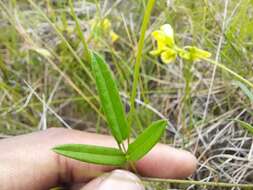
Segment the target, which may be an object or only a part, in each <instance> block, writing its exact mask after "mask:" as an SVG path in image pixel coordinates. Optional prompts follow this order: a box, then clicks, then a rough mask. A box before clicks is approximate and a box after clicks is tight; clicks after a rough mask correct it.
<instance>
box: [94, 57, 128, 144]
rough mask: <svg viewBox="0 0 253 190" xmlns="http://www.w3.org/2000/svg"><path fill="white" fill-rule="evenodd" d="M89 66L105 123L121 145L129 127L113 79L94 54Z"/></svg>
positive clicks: (102, 61) (104, 65)
mask: <svg viewBox="0 0 253 190" xmlns="http://www.w3.org/2000/svg"><path fill="white" fill-rule="evenodd" d="M91 65H92V71H93V74H94V78H95V81H96V86H97V90H98V94H99V98H100V102H101V105H102V108H103V111H104V113H105V116H106V119H107V123H108V125H109V128H110V129H111V132H112V135H113V136H114V138H115V139H116V141H117V142H118V143H122V141H123V140H125V139H126V138H128V137H129V127H128V124H127V120H126V116H125V112H124V109H123V105H122V102H121V99H120V96H119V91H118V88H117V85H116V83H115V79H114V78H113V75H112V73H111V71H110V69H109V67H108V65H107V64H106V63H105V61H104V60H103V59H102V58H101V57H100V56H99V55H97V54H96V53H93V55H92V63H91Z"/></svg>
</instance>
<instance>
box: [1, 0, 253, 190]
mask: <svg viewBox="0 0 253 190" xmlns="http://www.w3.org/2000/svg"><path fill="white" fill-rule="evenodd" d="M49 2H50V3H49ZM52 2H55V3H52ZM94 2H96V1H82V0H80V1H75V4H74V5H75V11H76V14H77V15H78V17H79V20H80V24H81V27H82V29H83V33H84V35H85V37H86V39H88V40H89V45H90V48H92V49H93V50H95V51H97V52H100V53H101V54H103V55H104V56H105V58H106V59H107V61H108V62H109V63H110V66H111V68H112V69H113V71H114V73H115V76H116V78H117V81H118V86H119V87H120V90H121V92H122V98H123V100H124V102H125V103H126V109H127V110H128V109H129V94H130V92H131V85H132V76H133V64H134V62H135V55H136V48H137V41H138V37H139V36H138V34H139V30H140V26H141V22H142V16H141V15H143V11H144V7H145V1H144V0H143V1H141V0H140V1H133V0H127V1H123V0H118V1H110V0H103V1H100V3H99V4H96V3H94ZM0 5H1V6H0V7H1V9H0V10H1V12H0V14H1V15H0V18H1V20H0V89H1V94H0V117H1V119H0V138H7V137H9V136H12V135H18V134H21V133H28V132H31V131H36V130H43V129H46V128H48V127H50V126H57V127H71V128H75V129H81V130H87V131H92V132H100V133H107V132H106V130H105V128H104V127H103V126H104V122H103V115H102V113H101V111H100V107H99V103H98V101H97V96H96V91H95V88H94V85H93V82H92V79H91V78H90V76H89V75H90V74H89V68H88V66H87V64H85V63H86V62H85V60H84V58H83V57H84V55H83V46H82V44H81V42H80V39H79V37H78V34H77V32H76V30H75V22H74V20H73V19H72V17H71V16H70V14H69V11H70V9H69V6H68V3H67V1H63V0H62V1H58V3H56V1H45V2H44V1H38V2H37V3H36V5H37V7H34V6H31V4H29V3H28V2H27V1H17V2H15V1H14V0H13V1H7V0H6V1H4V0H1V4H0ZM36 8H39V9H40V10H41V11H42V12H40V11H39V10H38V9H36ZM42 13H43V14H45V15H43V14H42ZM45 16H46V17H45ZM104 17H106V18H109V19H110V20H111V21H112V28H113V30H114V31H115V32H116V33H117V34H118V35H119V40H118V41H116V42H115V43H113V42H112V41H111V40H110V38H108V35H106V34H100V35H97V36H96V37H94V31H92V30H91V24H90V23H91V20H94V18H97V19H98V20H99V19H102V18H104ZM252 19H253V2H252V0H240V1H236V0H218V1H213V0H197V1H183V0H174V1H173V0H168V1H165V0H157V2H156V6H155V9H154V11H153V13H152V18H151V21H150V22H151V24H150V27H149V29H148V31H147V36H146V39H145V47H144V49H143V52H144V53H143V60H142V65H141V83H140V85H139V88H138V98H137V99H136V105H137V119H136V122H135V123H134V127H135V130H134V132H135V133H138V131H140V130H141V129H142V128H143V126H146V124H147V123H149V122H150V121H151V120H153V119H154V118H159V117H164V118H168V119H169V122H170V123H169V129H168V133H167V135H166V136H165V137H164V138H163V141H164V142H166V143H168V144H171V145H172V146H175V147H179V148H185V149H188V150H190V151H191V152H193V153H194V154H195V155H196V156H197V157H198V161H199V166H198V170H197V172H196V173H195V174H194V175H193V176H192V177H191V178H190V179H195V180H199V181H203V182H210V181H215V182H216V181H223V182H228V183H252V181H253V177H252V176H253V162H252V161H253V139H252V134H251V133H250V132H249V131H247V130H245V128H243V127H242V126H240V125H239V124H238V122H236V121H234V119H239V120H242V121H245V122H247V123H249V124H250V123H252V119H253V117H252V100H253V99H252V97H253V94H252V91H251V89H250V88H249V87H247V86H246V85H244V84H243V83H238V81H236V79H235V78H233V76H231V75H229V74H228V73H227V72H225V71H222V70H220V69H219V68H216V67H215V66H214V65H212V64H208V63H207V62H197V63H195V64H194V68H193V70H192V73H193V80H192V82H191V96H190V105H188V103H187V102H185V101H184V98H183V97H184V93H185V89H184V87H185V80H187V78H185V77H184V75H183V65H184V64H185V63H183V62H182V61H180V60H177V61H176V62H175V63H172V64H169V65H164V64H162V63H161V62H160V60H158V59H156V58H155V57H152V56H150V55H149V53H148V52H149V51H150V50H151V49H152V48H153V45H154V43H153V42H152V39H151V36H150V33H151V32H152V31H153V30H154V29H157V28H158V27H159V26H160V25H162V24H164V23H170V24H171V25H172V26H173V27H174V29H175V31H176V40H177V43H178V44H181V45H186V44H188V45H191V44H194V45H196V46H198V47H201V48H203V49H206V50H209V51H210V52H212V54H213V55H212V58H213V59H214V60H216V61H219V62H221V63H223V64H224V65H225V66H226V67H227V68H230V69H232V70H233V71H235V72H237V73H238V74H239V75H241V76H243V77H244V78H246V79H247V80H249V81H252V77H253V72H252V71H253V70H252V64H253V62H252V60H253V54H252V50H253V38H252V33H253V22H252ZM92 35H93V36H92ZM45 50H46V51H45ZM49 55H50V56H49ZM86 69H87V70H86ZM87 71H88V72H87ZM160 186H161V187H160ZM165 186H167V185H162V184H159V185H157V184H156V185H155V187H156V188H157V189H164V188H165ZM176 187H177V188H180V186H176ZM176 187H175V188H176ZM184 189H189V190H190V189H212V188H210V187H206V188H205V187H197V186H196V185H190V186H188V188H184ZM213 189H218V188H213ZM234 189H235V188H234Z"/></svg>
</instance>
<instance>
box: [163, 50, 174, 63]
mask: <svg viewBox="0 0 253 190" xmlns="http://www.w3.org/2000/svg"><path fill="white" fill-rule="evenodd" d="M176 57H177V52H176V51H175V50H173V49H171V48H168V49H167V50H165V51H163V52H162V53H161V60H162V62H163V63H166V64H168V63H170V62H172V61H174V60H175V59H176Z"/></svg>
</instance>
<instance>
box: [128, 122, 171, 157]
mask: <svg viewBox="0 0 253 190" xmlns="http://www.w3.org/2000/svg"><path fill="white" fill-rule="evenodd" d="M166 124H167V122H166V121H165V120H160V121H156V122H154V123H152V124H151V125H150V126H149V127H148V128H146V129H145V130H144V131H143V132H142V134H140V135H139V136H138V137H137V138H136V140H135V141H134V142H133V143H131V144H129V146H128V150H127V158H128V160H131V161H136V160H139V159H141V158H142V157H143V156H144V155H145V154H146V153H148V152H149V151H150V150H151V149H152V147H153V146H154V145H155V144H156V143H157V142H158V141H159V139H160V138H161V136H162V134H163V133H164V131H165V128H166Z"/></svg>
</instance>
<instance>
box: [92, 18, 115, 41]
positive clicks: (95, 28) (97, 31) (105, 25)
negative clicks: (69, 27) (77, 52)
mask: <svg viewBox="0 0 253 190" xmlns="http://www.w3.org/2000/svg"><path fill="white" fill-rule="evenodd" d="M91 31H92V34H93V36H94V37H95V38H98V37H101V36H110V41H111V42H112V43H114V42H116V41H117V40H118V39H119V36H118V35H117V34H116V33H115V32H114V31H113V30H112V24H111V21H110V20H109V19H107V18H105V19H102V20H99V21H98V20H92V22H91Z"/></svg>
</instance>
